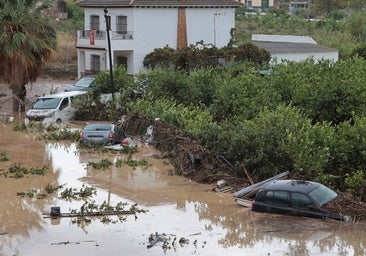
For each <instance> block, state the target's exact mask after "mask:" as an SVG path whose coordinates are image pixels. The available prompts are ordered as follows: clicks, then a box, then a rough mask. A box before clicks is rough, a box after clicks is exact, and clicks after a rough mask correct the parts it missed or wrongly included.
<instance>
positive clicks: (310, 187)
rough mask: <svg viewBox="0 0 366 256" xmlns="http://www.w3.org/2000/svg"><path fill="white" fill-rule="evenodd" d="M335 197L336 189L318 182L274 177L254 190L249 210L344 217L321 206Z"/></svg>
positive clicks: (318, 216)
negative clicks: (257, 189) (276, 178)
mask: <svg viewBox="0 0 366 256" xmlns="http://www.w3.org/2000/svg"><path fill="white" fill-rule="evenodd" d="M336 197H337V193H336V192H334V191H333V190H331V189H330V188H328V187H326V186H324V185H322V184H320V183H317V182H312V181H304V180H275V181H271V182H269V183H267V184H265V185H264V186H263V187H262V188H261V189H260V190H259V191H258V192H257V194H256V196H255V198H254V200H253V202H252V210H253V211H257V212H268V213H278V214H287V215H297V216H304V217H312V218H331V219H336V220H343V219H344V218H343V216H342V215H341V214H338V213H334V212H329V211H327V210H326V209H324V208H322V207H323V206H324V205H325V204H327V203H328V202H330V201H332V200H333V199H334V198H336Z"/></svg>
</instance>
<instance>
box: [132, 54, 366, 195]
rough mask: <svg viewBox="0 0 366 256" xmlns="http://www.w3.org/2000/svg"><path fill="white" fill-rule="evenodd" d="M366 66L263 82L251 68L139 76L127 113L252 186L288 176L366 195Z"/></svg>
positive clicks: (360, 62) (307, 66)
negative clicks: (183, 138)
mask: <svg viewBox="0 0 366 256" xmlns="http://www.w3.org/2000/svg"><path fill="white" fill-rule="evenodd" d="M365 64H366V61H365V60H364V59H363V58H358V57H353V58H350V59H347V60H340V61H339V62H337V63H330V62H328V61H321V62H318V63H315V62H314V61H313V60H312V59H308V60H307V61H303V62H300V63H295V62H287V63H283V64H281V65H276V66H273V67H272V69H271V72H269V73H268V74H267V75H265V76H260V75H258V74H257V73H256V72H254V71H255V70H256V66H255V65H251V64H248V63H247V64H245V63H244V64H239V63H237V64H235V63H232V64H230V65H228V66H226V67H220V68H213V67H211V68H208V69H200V70H197V71H194V72H191V73H190V74H187V73H182V72H175V71H173V70H171V69H155V70H152V71H150V72H147V73H144V74H143V76H144V78H145V79H146V84H145V86H146V90H147V93H146V94H144V96H143V97H141V98H138V99H137V100H136V101H130V102H128V103H127V104H126V107H127V110H128V111H129V112H140V113H143V114H145V115H147V116H151V117H153V118H157V117H158V118H161V120H163V121H165V122H167V123H169V124H173V125H176V126H178V127H180V128H181V129H182V130H183V131H184V132H185V133H187V134H189V135H190V136H191V137H192V138H194V139H196V140H198V141H199V142H200V143H201V144H202V145H204V146H205V147H206V148H208V149H209V150H211V152H215V153H219V154H221V155H223V156H224V157H225V158H226V159H227V160H228V161H230V162H231V163H233V165H234V166H241V165H242V164H245V166H246V167H247V168H248V169H249V170H250V171H251V173H252V175H253V176H254V177H255V179H257V180H263V179H265V178H268V177H271V176H273V175H275V174H278V173H279V172H282V171H285V170H289V171H291V173H293V175H294V176H296V177H298V178H301V179H310V180H315V181H319V182H322V183H324V184H327V185H329V186H331V187H332V188H334V189H339V190H342V191H352V192H353V193H355V192H356V190H357V191H365V184H363V183H362V182H359V181H360V180H361V179H362V177H363V175H364V170H365V167H364V164H363V163H364V162H365V160H366V153H365V152H366V147H365V146H364V145H366V143H365V142H366V118H365V113H366V109H365V106H366V102H365V101H366V97H365V96H366V95H365V93H366V87H365V86H364V84H363V81H365V78H366V77H365V74H366V72H365V67H366V65H365ZM173 77H176V78H173ZM189 99H190V100H189ZM239 175H240V174H239ZM241 175H242V174H241ZM346 179H347V181H346ZM354 182H357V183H356V184H355V183H354ZM363 193H364V192H363Z"/></svg>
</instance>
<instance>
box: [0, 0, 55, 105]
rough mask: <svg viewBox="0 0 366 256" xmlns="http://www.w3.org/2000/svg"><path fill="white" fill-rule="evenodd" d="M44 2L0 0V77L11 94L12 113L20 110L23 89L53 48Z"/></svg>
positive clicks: (36, 75) (39, 0)
mask: <svg viewBox="0 0 366 256" xmlns="http://www.w3.org/2000/svg"><path fill="white" fill-rule="evenodd" d="M49 3H50V1H47V0H11V1H9V0H0V26H1V31H0V60H1V61H0V77H1V78H3V79H5V81H6V82H7V83H9V85H10V88H11V89H12V93H13V110H14V111H17V110H19V109H21V110H24V105H22V104H21V103H22V101H24V99H25V96H26V88H25V85H26V84H27V83H28V82H34V81H35V80H36V78H37V77H38V75H39V74H40V72H41V71H42V68H43V66H44V63H45V62H46V61H47V60H48V59H49V58H50V57H51V54H52V52H53V50H54V49H55V47H56V31H55V29H54V27H53V26H52V22H51V20H50V19H49V18H48V17H47V15H46V13H45V11H46V10H47V9H48V8H49V7H50V4H49Z"/></svg>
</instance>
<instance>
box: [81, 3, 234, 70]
mask: <svg viewBox="0 0 366 256" xmlns="http://www.w3.org/2000/svg"><path fill="white" fill-rule="evenodd" d="M91 15H99V21H100V30H102V31H105V30H106V23H105V18H104V11H103V9H102V8H86V9H85V25H84V29H85V30H90V16H91ZM108 15H110V16H111V30H112V31H115V30H116V16H119V15H125V16H127V30H128V31H131V32H132V33H133V40H112V41H111V44H112V45H111V49H112V52H113V51H114V50H122V51H132V52H133V54H131V55H129V56H126V57H128V58H129V59H128V73H137V72H139V71H140V70H144V68H143V59H144V57H145V56H146V54H148V53H151V52H152V51H154V49H156V48H163V47H165V46H169V47H171V48H173V49H176V46H177V26H178V9H177V8H130V9H122V8H109V9H108ZM186 22H187V39H188V45H190V44H196V43H197V42H198V41H201V40H203V41H204V43H205V44H214V43H215V41H216V46H217V47H219V48H221V47H224V46H226V45H227V44H228V42H229V41H230V37H231V36H230V31H231V29H232V28H234V27H235V9H234V8H233V9H229V8H217V9H213V8H187V9H186ZM215 35H216V37H215ZM215 39H216V40H215ZM91 54H93V52H92V51H91V50H88V51H86V54H85V58H86V67H85V68H86V69H89V66H90V59H89V57H90V55H91ZM99 54H101V52H99ZM112 58H113V56H112ZM101 60H103V61H102V62H103V63H102V65H101V68H102V69H103V65H104V66H106V67H107V68H108V67H109V61H108V56H101ZM131 65H132V66H131Z"/></svg>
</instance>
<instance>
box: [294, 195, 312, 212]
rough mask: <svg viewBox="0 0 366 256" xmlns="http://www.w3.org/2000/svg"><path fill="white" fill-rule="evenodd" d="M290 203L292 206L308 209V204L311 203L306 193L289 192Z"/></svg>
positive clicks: (310, 204)
mask: <svg viewBox="0 0 366 256" xmlns="http://www.w3.org/2000/svg"><path fill="white" fill-rule="evenodd" d="M291 204H292V206H293V207H296V208H306V209H308V208H309V206H312V205H313V203H312V202H311V200H310V199H309V198H308V197H307V196H306V195H304V194H301V193H292V194H291Z"/></svg>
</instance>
